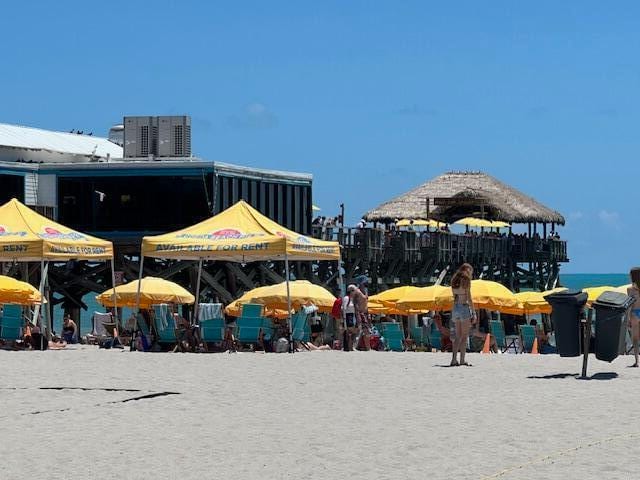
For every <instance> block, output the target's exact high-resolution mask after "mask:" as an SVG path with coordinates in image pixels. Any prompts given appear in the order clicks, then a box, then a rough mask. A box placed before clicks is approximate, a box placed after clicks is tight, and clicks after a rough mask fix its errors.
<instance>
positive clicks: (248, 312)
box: [240, 303, 264, 318]
mask: <svg viewBox="0 0 640 480" xmlns="http://www.w3.org/2000/svg"><path fill="white" fill-rule="evenodd" d="M263 309H264V306H263V305H260V304H259V303H245V304H244V305H242V308H241V309H240V318H262V310H263Z"/></svg>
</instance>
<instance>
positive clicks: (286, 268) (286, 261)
mask: <svg viewBox="0 0 640 480" xmlns="http://www.w3.org/2000/svg"><path fill="white" fill-rule="evenodd" d="M284 275H285V277H286V282H287V323H288V324H289V352H290V353H293V352H294V351H295V348H294V345H293V329H292V328H291V291H290V290H289V257H288V256H287V252H286V251H285V252H284Z"/></svg>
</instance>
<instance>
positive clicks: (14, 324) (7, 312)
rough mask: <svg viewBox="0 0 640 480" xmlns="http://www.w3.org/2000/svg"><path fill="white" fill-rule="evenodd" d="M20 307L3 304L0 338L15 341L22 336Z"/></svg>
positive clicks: (0, 319)
mask: <svg viewBox="0 0 640 480" xmlns="http://www.w3.org/2000/svg"><path fill="white" fill-rule="evenodd" d="M23 325H24V322H23V320H22V307H21V306H20V305H9V304H7V305H4V306H3V310H2V317H1V318H0V340H4V341H5V342H15V341H16V340H19V339H20V338H21V337H22V327H23Z"/></svg>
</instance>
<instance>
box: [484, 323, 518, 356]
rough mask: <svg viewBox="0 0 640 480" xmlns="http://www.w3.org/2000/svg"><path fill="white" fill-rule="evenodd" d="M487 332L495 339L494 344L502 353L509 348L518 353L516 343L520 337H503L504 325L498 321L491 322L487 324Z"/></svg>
mask: <svg viewBox="0 0 640 480" xmlns="http://www.w3.org/2000/svg"><path fill="white" fill-rule="evenodd" d="M489 331H490V332H491V335H493V336H494V337H495V338H496V344H497V345H498V348H499V349H500V351H501V352H502V353H505V352H507V351H509V349H511V348H513V350H514V352H516V353H518V346H517V345H516V341H517V340H518V339H519V338H520V337H519V336H518V335H505V333H504V325H503V324H502V322H501V321H500V320H491V321H490V322H489Z"/></svg>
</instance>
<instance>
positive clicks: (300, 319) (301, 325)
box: [291, 310, 311, 349]
mask: <svg viewBox="0 0 640 480" xmlns="http://www.w3.org/2000/svg"><path fill="white" fill-rule="evenodd" d="M307 317H308V315H307V313H306V312H305V311H304V310H300V311H299V312H298V313H296V314H295V315H294V316H293V317H291V339H292V340H293V341H294V343H295V342H300V343H301V344H302V346H303V347H304V348H306V349H309V346H308V345H307V344H308V343H309V342H310V341H311V326H310V325H309V322H308V321H307Z"/></svg>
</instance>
